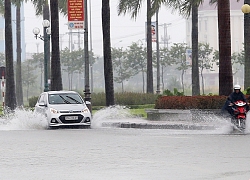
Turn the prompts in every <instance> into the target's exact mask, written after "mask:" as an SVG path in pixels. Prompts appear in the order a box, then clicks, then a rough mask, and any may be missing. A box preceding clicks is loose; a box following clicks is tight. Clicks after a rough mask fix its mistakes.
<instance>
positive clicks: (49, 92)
mask: <svg viewBox="0 0 250 180" xmlns="http://www.w3.org/2000/svg"><path fill="white" fill-rule="evenodd" d="M47 93H48V94H65V93H74V94H78V93H77V92H75V91H65V90H62V91H48V92H47Z"/></svg>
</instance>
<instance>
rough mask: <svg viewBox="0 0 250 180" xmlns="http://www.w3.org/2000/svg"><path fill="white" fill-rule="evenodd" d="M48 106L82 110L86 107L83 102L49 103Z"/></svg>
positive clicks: (57, 108)
mask: <svg viewBox="0 0 250 180" xmlns="http://www.w3.org/2000/svg"><path fill="white" fill-rule="evenodd" d="M48 107H49V108H54V109H56V110H67V111H73V110H74V111H76V110H79V111H81V110H83V109H84V108H87V106H86V105H85V104H50V105H49V106H48Z"/></svg>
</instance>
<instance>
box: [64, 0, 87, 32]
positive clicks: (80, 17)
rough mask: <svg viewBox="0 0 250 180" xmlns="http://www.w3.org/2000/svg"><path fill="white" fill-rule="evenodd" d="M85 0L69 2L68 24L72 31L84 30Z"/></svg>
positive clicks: (71, 0)
mask: <svg viewBox="0 0 250 180" xmlns="http://www.w3.org/2000/svg"><path fill="white" fill-rule="evenodd" d="M83 21H84V3H83V0H68V24H69V28H70V29H79V28H83Z"/></svg>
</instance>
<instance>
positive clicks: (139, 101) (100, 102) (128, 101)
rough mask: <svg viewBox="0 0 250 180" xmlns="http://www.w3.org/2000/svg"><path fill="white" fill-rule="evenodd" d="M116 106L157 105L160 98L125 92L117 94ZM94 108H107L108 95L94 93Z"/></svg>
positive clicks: (153, 95) (152, 95)
mask: <svg viewBox="0 0 250 180" xmlns="http://www.w3.org/2000/svg"><path fill="white" fill-rule="evenodd" d="M114 95H115V104H119V105H126V106H130V105H145V104H155V101H156V99H157V97H158V95H156V94H146V93H134V92H124V93H115V94H114ZM91 103H92V106H106V95H105V93H93V94H91Z"/></svg>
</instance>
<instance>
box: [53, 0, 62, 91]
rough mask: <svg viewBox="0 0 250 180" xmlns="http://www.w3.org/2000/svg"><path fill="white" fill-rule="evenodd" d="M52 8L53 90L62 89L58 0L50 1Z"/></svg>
mask: <svg viewBox="0 0 250 180" xmlns="http://www.w3.org/2000/svg"><path fill="white" fill-rule="evenodd" d="M50 10H51V42H52V59H51V69H53V71H51V90H62V89H63V86H62V76H61V62H60V49H59V12H58V0H53V1H50Z"/></svg>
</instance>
